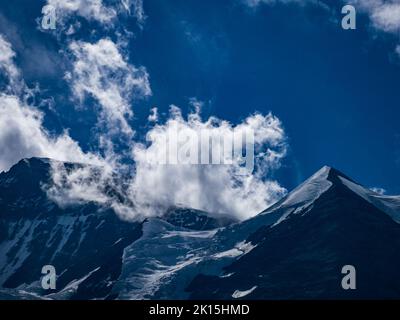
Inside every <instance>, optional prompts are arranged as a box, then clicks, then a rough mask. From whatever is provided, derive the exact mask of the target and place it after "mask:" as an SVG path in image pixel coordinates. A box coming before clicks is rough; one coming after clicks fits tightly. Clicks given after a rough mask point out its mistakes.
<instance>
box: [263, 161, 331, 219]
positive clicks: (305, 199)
mask: <svg viewBox="0 0 400 320" xmlns="http://www.w3.org/2000/svg"><path fill="white" fill-rule="evenodd" d="M331 171H332V168H331V167H329V166H324V167H322V168H321V169H320V170H318V171H317V172H316V173H314V174H313V175H312V176H311V177H310V178H308V179H307V180H306V181H304V182H303V183H302V184H300V185H299V186H298V187H297V188H295V189H294V190H293V191H291V192H290V193H289V194H288V195H287V196H286V197H284V198H283V199H282V200H280V201H279V202H277V203H276V204H275V205H273V206H272V207H270V208H268V209H267V210H266V211H264V212H263V213H269V212H271V211H274V210H276V209H278V208H298V209H300V208H304V207H307V206H309V205H310V204H311V203H313V202H314V201H315V200H316V199H318V198H319V197H320V196H321V194H323V193H324V192H325V191H327V190H328V189H329V188H330V187H331V185H332V182H331V181H330V180H329V179H328V177H329V175H330V172H331Z"/></svg>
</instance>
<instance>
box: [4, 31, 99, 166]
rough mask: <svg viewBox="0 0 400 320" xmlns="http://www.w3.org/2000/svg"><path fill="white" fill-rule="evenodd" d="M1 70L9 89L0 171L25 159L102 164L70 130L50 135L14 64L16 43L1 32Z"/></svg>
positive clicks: (5, 105)
mask: <svg viewBox="0 0 400 320" xmlns="http://www.w3.org/2000/svg"><path fill="white" fill-rule="evenodd" d="M0 53H1V54H0V57H1V58H0V69H1V70H2V71H3V74H4V75H5V77H6V78H7V79H6V81H7V82H8V83H9V88H6V89H5V90H4V91H3V92H0V150H2V156H1V157H0V171H4V170H7V169H9V168H10V166H11V165H13V164H14V163H16V162H17V161H18V160H20V159H21V158H27V157H34V156H35V157H49V158H52V159H58V160H61V161H74V162H83V163H88V162H90V163H96V164H100V162H99V159H98V158H97V157H96V156H94V155H92V154H85V153H83V152H82V150H81V148H80V147H79V145H78V143H77V142H76V141H74V140H72V139H71V137H70V136H69V135H68V132H67V131H65V132H64V133H63V134H61V135H52V134H50V133H49V132H48V131H47V130H46V129H45V128H44V126H43V116H44V115H43V113H42V112H40V111H39V110H38V109H37V108H36V107H34V106H32V105H29V104H28V103H27V102H26V97H28V96H29V95H31V94H32V90H30V89H29V88H27V86H26V85H25V83H24V81H23V79H22V78H21V74H20V70H19V69H18V68H17V66H16V65H15V63H14V58H15V56H16V54H15V52H14V51H13V49H12V46H11V44H10V43H9V42H7V41H6V40H5V39H4V37H3V36H1V35H0Z"/></svg>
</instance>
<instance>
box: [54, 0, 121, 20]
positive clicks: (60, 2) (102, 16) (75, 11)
mask: <svg viewBox="0 0 400 320" xmlns="http://www.w3.org/2000/svg"><path fill="white" fill-rule="evenodd" d="M47 4H48V5H51V6H53V7H54V8H55V9H56V13H57V19H61V20H65V19H66V18H68V17H69V16H71V15H78V16H81V17H83V18H85V19H86V20H89V21H91V20H92V21H93V20H95V21H98V22H101V23H110V22H111V21H112V20H113V19H114V18H115V17H116V16H117V11H116V10H115V8H113V7H107V6H105V5H104V3H103V1H102V0H47ZM57 22H59V20H57Z"/></svg>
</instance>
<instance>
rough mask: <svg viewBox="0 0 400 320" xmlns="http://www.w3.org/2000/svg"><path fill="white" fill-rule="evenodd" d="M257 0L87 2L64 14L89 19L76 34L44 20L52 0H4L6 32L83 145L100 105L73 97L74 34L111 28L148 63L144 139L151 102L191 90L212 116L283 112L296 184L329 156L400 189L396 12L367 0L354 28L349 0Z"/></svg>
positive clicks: (32, 80) (135, 120)
mask: <svg viewBox="0 0 400 320" xmlns="http://www.w3.org/2000/svg"><path fill="white" fill-rule="evenodd" d="M54 1H55V0H54ZM55 2H57V1H55ZM117 2H118V1H103V5H104V6H110V7H112V6H116V5H120V4H117ZM256 2H257V1H253V2H251V1H249V3H247V4H246V3H245V1H244V0H243V1H240V0H223V1H211V0H202V1H188V0H173V1H172V0H171V1H160V0H144V1H143V7H140V9H143V12H144V15H145V19H144V18H143V17H144V16H143V15H141V14H143V12H141V11H137V9H138V7H136V6H135V5H139V4H140V1H132V2H129V1H126V3H130V4H131V13H130V14H128V13H124V14H120V15H118V19H114V20H112V21H111V22H104V21H103V22H99V21H98V20H95V19H94V20H92V19H90V18H88V17H85V16H82V15H81V16H79V15H78V14H77V15H76V16H75V15H73V16H72V17H69V18H68V19H69V20H65V21H64V20H63V22H62V23H65V25H66V24H67V23H70V24H75V23H76V22H77V21H79V22H80V26H79V27H77V30H75V32H74V33H73V34H72V35H68V36H66V29H63V28H61V25H58V26H59V27H58V29H57V30H56V31H55V32H48V31H43V30H40V28H39V27H38V19H40V17H41V8H42V7H43V5H45V4H46V3H45V1H23V0H18V1H12V2H10V1H1V3H0V33H1V34H2V35H4V37H5V38H6V39H7V41H8V42H9V43H10V44H11V45H12V48H13V50H14V51H15V53H16V57H15V61H16V64H17V66H18V68H19V69H20V70H21V73H22V74H23V78H24V81H25V82H26V84H27V86H29V87H33V86H34V85H39V87H40V90H39V91H38V92H37V93H36V95H35V96H34V97H32V98H31V99H33V100H34V101H33V102H32V103H33V104H35V106H36V107H37V108H38V109H39V110H41V111H42V112H44V114H45V116H44V122H43V126H44V127H45V128H46V130H48V131H49V132H51V133H55V134H60V133H61V132H62V131H63V130H64V129H66V128H68V129H69V134H70V136H71V138H72V139H73V140H75V141H77V142H78V143H79V144H80V146H81V147H82V149H83V150H84V151H88V150H93V149H96V148H97V143H98V142H97V140H96V139H97V136H96V133H97V132H98V131H99V129H98V127H96V123H97V122H98V117H97V115H96V113H95V112H93V110H92V109H90V108H88V109H84V110H78V111H77V110H76V108H75V107H74V106H73V105H74V104H76V102H75V101H73V100H71V96H72V95H73V92H72V89H71V84H70V83H68V80H66V78H65V74H66V73H67V72H70V71H71V65H72V64H73V60H71V59H68V58H66V57H68V52H69V51H68V50H69V49H68V46H69V44H70V43H71V42H72V41H85V42H87V43H95V42H97V41H99V40H100V39H103V38H109V39H111V40H112V41H114V42H115V43H120V42H121V41H123V42H124V43H123V45H121V48H123V49H121V51H123V53H124V55H125V57H126V60H127V61H128V62H129V63H130V64H132V65H134V66H143V67H144V68H145V69H146V70H147V73H148V75H149V82H150V86H151V95H147V96H145V97H142V98H139V99H135V101H134V104H135V108H134V116H133V117H131V118H129V120H128V122H129V124H130V126H131V127H132V128H134V130H135V131H136V137H138V139H140V137H143V135H144V134H145V133H146V132H147V130H148V126H149V124H148V122H147V117H148V114H149V110H150V108H152V107H157V108H158V111H159V113H160V117H161V118H164V119H166V118H167V117H168V109H169V107H170V105H171V104H174V105H177V106H179V107H180V108H181V109H182V111H183V113H187V112H188V111H189V110H190V108H191V106H190V103H189V101H190V99H191V98H196V99H197V100H198V101H201V102H202V103H203V107H202V116H203V118H207V117H209V116H217V117H219V118H221V119H226V120H228V121H230V122H231V123H232V124H236V123H240V122H241V121H243V119H245V118H246V117H247V116H249V115H250V114H253V113H254V112H256V111H257V112H260V113H262V114H267V113H268V112H272V113H273V115H275V116H276V117H278V118H279V119H280V120H281V122H282V126H283V128H284V130H285V133H286V136H287V143H288V154H287V155H286V157H285V158H284V159H283V160H282V162H281V167H280V169H279V170H276V171H274V172H273V173H272V175H273V177H274V178H276V179H277V180H278V181H279V182H280V184H281V185H282V186H284V187H285V188H287V189H289V190H290V189H292V188H293V187H295V186H296V185H297V184H298V183H300V182H301V181H302V180H304V179H305V178H307V177H308V176H310V175H311V174H312V173H314V172H315V171H316V170H318V169H319V168H320V167H322V166H323V165H326V164H327V165H330V166H333V167H336V168H337V169H339V170H341V171H343V172H344V173H346V174H347V175H349V176H351V177H352V178H353V179H354V180H356V181H359V182H360V183H362V184H364V185H366V186H368V187H381V188H384V189H385V190H387V192H388V193H389V194H400V183H399V181H400V170H399V169H400V129H399V128H400V126H399V118H400V108H399V107H400V103H399V102H400V89H399V85H400V55H398V54H397V53H396V52H395V50H396V46H397V43H398V42H400V41H399V33H397V34H396V32H393V23H395V22H396V20H395V22H393V17H389V18H390V19H392V20H390V21H389V22H390V23H392V24H391V25H390V28H389V27H388V25H387V24H383V22H382V19H383V18H382V19H381V20H376V10H378V9H377V8H374V7H371V6H370V5H369V1H368V0H366V1H364V4H363V5H361V4H360V5H358V4H359V3H362V2H363V1H358V2H357V1H356V5H355V7H356V9H357V29H356V30H343V29H342V28H341V19H342V16H343V15H342V14H341V13H340V10H341V7H342V3H340V2H339V1H335V2H333V1H332V2H330V1H325V2H324V3H325V5H321V3H320V4H319V5H318V4H315V3H313V2H312V1H284V2H281V1H276V2H274V3H272V4H271V3H269V2H268V3H264V2H263V1H259V2H260V3H258V4H257V5H254V4H255V3H256ZM299 2H300V4H299ZM306 2H307V3H306ZM100 3H101V1H100ZM249 4H253V5H249ZM135 10H136V11H135ZM374 10H375V11H374ZM374 17H375V18H374ZM374 19H375V21H374ZM108 23H109V25H108ZM65 25H62V26H63V27H65ZM121 34H122V35H123V36H121ZM85 103H86V104H89V105H90V104H95V103H94V102H93V101H91V100H90V99H86V100H85ZM117 145H118V143H117ZM116 148H118V147H116Z"/></svg>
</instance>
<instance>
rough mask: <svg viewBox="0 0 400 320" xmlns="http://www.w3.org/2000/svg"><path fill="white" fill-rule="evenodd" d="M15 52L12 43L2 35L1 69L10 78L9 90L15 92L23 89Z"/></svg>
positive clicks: (0, 42) (0, 38)
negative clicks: (15, 62) (15, 60)
mask: <svg viewBox="0 0 400 320" xmlns="http://www.w3.org/2000/svg"><path fill="white" fill-rule="evenodd" d="M14 58H15V52H14V51H13V49H12V48H11V44H10V43H9V42H8V41H7V40H6V39H4V37H3V36H2V35H0V71H2V72H3V73H4V75H5V76H6V78H7V79H6V80H8V86H7V91H8V92H15V91H16V90H20V89H21V85H22V84H21V81H20V72H19V70H18V68H17V67H16V66H15V64H14Z"/></svg>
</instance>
